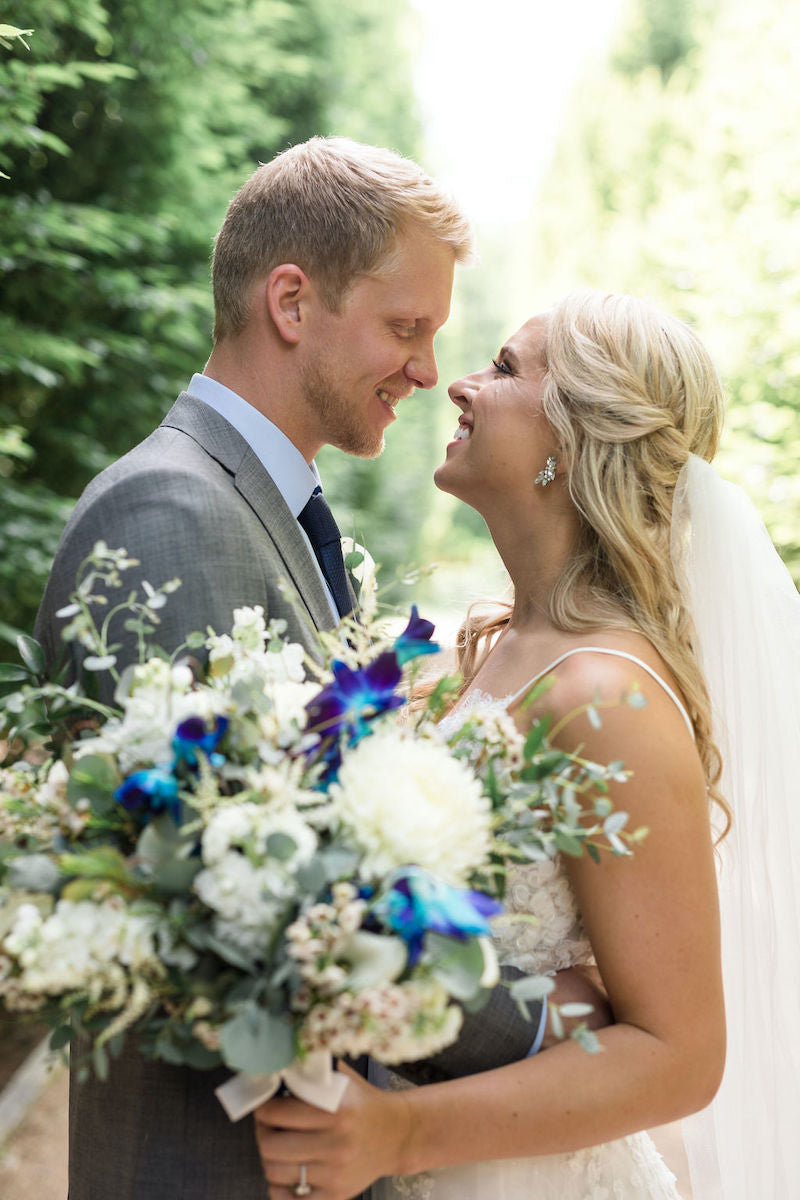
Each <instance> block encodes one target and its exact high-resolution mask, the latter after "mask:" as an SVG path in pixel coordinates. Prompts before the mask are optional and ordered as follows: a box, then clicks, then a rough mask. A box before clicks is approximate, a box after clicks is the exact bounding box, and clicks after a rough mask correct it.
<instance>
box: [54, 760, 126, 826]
mask: <svg viewBox="0 0 800 1200" xmlns="http://www.w3.org/2000/svg"><path fill="white" fill-rule="evenodd" d="M119 783H120V777H119V774H118V772H117V769H116V767H115V765H114V763H113V761H112V760H111V759H110V758H106V757H104V756H103V755H100V754H87V755H85V756H84V757H83V758H78V759H76V760H75V762H74V763H73V766H72V770H71V771H70V773H69V779H68V780H67V799H68V800H69V802H70V804H72V805H73V806H74V805H75V804H77V802H78V801H79V800H88V801H89V802H90V803H91V806H92V811H93V812H94V813H96V814H97V815H98V816H106V815H107V814H108V813H109V812H110V811H111V810H112V809H113V807H114V789H115V788H116V787H118V785H119Z"/></svg>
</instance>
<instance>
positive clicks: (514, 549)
mask: <svg viewBox="0 0 800 1200" xmlns="http://www.w3.org/2000/svg"><path fill="white" fill-rule="evenodd" d="M487 524H488V525H489V531H490V533H491V535H492V540H493V541H494V544H495V546H496V547H497V550H498V553H499V554H500V557H501V558H502V560H503V563H504V565H505V568H506V570H507V571H508V574H509V576H510V577H511V582H512V584H513V586H514V611H513V614H512V618H511V622H512V624H513V625H515V626H516V627H517V628H521V627H536V626H543V625H549V624H550V615H549V614H550V601H551V598H552V595H553V591H554V589H555V586H556V584H557V582H558V580H559V578H560V577H561V574H562V572H563V570H564V567H565V566H566V564H567V562H568V560H569V558H570V556H571V555H572V554H574V552H575V545H576V541H577V536H578V528H579V527H578V522H577V520H576V519H570V518H564V516H563V514H559V516H558V518H557V519H555V520H552V521H546V520H545V519H544V518H541V519H540V520H539V521H538V522H533V521H528V522H525V523H524V524H523V523H521V522H518V521H517V520H515V519H514V518H513V517H511V518H507V519H506V520H499V519H495V520H494V521H491V522H490V521H488V520H487ZM537 526H538V527H537Z"/></svg>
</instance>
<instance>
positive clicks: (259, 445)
mask: <svg viewBox="0 0 800 1200" xmlns="http://www.w3.org/2000/svg"><path fill="white" fill-rule="evenodd" d="M189 391H190V393H191V394H192V395H193V396H196V397H197V399H198V400H202V401H203V403H204V404H207V405H208V406H209V407H210V408H213V409H214V411H215V412H218V413H219V415H220V416H221V417H224V418H225V420H226V421H227V422H228V424H229V425H232V426H233V428H234V429H235V430H236V431H237V432H238V433H240V434H241V435H242V437H243V438H244V440H245V441H246V442H247V444H248V446H249V447H250V449H251V450H252V451H253V453H254V454H255V455H256V457H257V458H258V459H259V461H260V462H261V464H262V466H263V467H264V470H265V471H266V472H267V474H268V475H269V476H270V478H271V479H272V481H273V483H274V484H275V486H276V488H277V489H278V491H279V492H280V494H281V496H283V499H284V500H285V501H286V506H287V508H288V509H289V511H290V512H291V514H292V516H293V517H294V518H295V520H297V518H298V516H299V515H300V513H301V512H302V511H303V509H304V508H305V506H306V504H308V501H309V500H310V498H311V493H312V492H313V491H314V488H315V487H319V486H321V480H320V477H319V471H318V470H317V467H316V464H315V463H313V462H311V463H307V462H306V460H305V459H304V458H303V456H302V454H301V453H300V451H299V450H298V449H297V447H296V446H295V444H294V442H292V441H290V440H289V438H288V437H287V436H286V434H285V433H284V432H283V431H282V430H281V429H279V428H278V426H277V425H274V424H273V422H272V421H270V420H269V418H268V417H265V416H264V414H263V413H260V412H259V411H258V409H257V408H254V407H253V405H252V404H249V403H248V402H247V400H244V399H243V398H242V397H241V396H239V395H238V394H237V393H236V392H232V391H231V389H230V388H227V387H225V385H224V384H222V383H218V382H217V380H216V379H211V378H209V376H208V375H193V376H192V381H191V383H190V384H189ZM297 528H298V529H299V531H300V534H301V536H302V538H303V540H304V541H305V543H306V545H307V546H308V552H309V554H310V555H311V561H312V562H313V564H314V566H315V567H316V570H317V574H318V575H319V577H320V581H321V583H322V586H323V587H324V588H325V595H326V596H327V597H328V603H329V605H330V608H331V612H332V613H333V616H334V618H335V620H336V622H337V623H338V621H339V613H338V611H337V609H336V604H335V603H334V599H333V596H332V595H331V590H330V588H329V587H328V583H327V580H326V579H325V576H324V575H323V574H322V568H321V567H320V565H319V562H318V560H317V556H316V554H315V553H314V548H313V546H312V545H311V542H310V541H309V538H308V534H307V533H306V531H305V529H303V526H302V525H301V524H300V522H299V521H298V523H297Z"/></svg>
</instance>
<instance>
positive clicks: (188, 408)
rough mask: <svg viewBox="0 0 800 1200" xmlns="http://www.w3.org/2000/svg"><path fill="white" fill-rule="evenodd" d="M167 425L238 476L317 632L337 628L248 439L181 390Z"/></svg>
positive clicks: (300, 541)
mask: <svg viewBox="0 0 800 1200" xmlns="http://www.w3.org/2000/svg"><path fill="white" fill-rule="evenodd" d="M162 424H163V425H165V426H167V427H168V428H171V429H180V430H181V431H182V432H183V433H185V434H187V435H188V436H189V437H191V438H192V439H193V440H194V441H195V442H197V443H198V445H200V446H202V448H203V449H204V450H205V451H206V453H207V454H209V455H210V456H211V458H213V459H214V460H215V461H216V462H218V463H219V464H220V465H221V466H222V467H224V468H225V470H226V471H228V472H229V474H230V475H231V476H232V480H233V486H234V487H235V488H236V490H237V491H238V492H239V494H240V495H241V497H242V499H243V500H245V501H246V503H247V504H248V505H249V506H250V508H251V509H252V510H253V512H254V513H255V515H256V516H257V517H258V519H259V521H260V522H261V524H262V526H263V528H264V532H265V534H266V535H267V537H268V538H269V540H270V541H271V542H272V544H273V546H274V547H275V550H276V551H277V553H278V555H279V556H280V558H281V561H282V562H283V565H284V567H285V569H286V581H287V584H288V585H289V587H290V588H293V589H294V591H295V592H296V594H297V596H298V597H299V599H300V602H301V603H303V604H304V605H305V607H306V608H307V609H308V613H309V615H310V617H311V619H312V621H313V623H314V625H315V627H316V628H317V629H330V628H331V627H332V625H333V623H334V622H333V615H332V613H331V609H330V605H329V603H328V598H327V596H326V594H325V589H324V588H323V586H322V583H321V581H320V578H319V574H318V572H317V568H316V566H315V564H314V561H313V560H312V558H311V554H310V553H309V550H308V547H307V545H306V543H305V541H304V539H303V535H302V534H301V532H300V528H299V526H298V524H297V521H296V520H295V518H294V517H293V516H292V514H291V512H290V510H289V508H288V507H287V504H286V501H285V500H284V499H283V496H282V495H281V493H280V492H279V491H278V488H277V487H276V486H275V483H274V482H273V480H272V477H271V476H270V475H269V474H268V473H267V471H266V470H265V468H264V466H263V464H262V462H261V460H260V459H259V458H258V456H257V455H256V454H255V453H254V452H253V450H251V448H250V446H249V445H248V443H247V442H246V441H245V439H244V438H243V437H242V435H241V434H240V433H239V432H238V431H237V430H235V429H234V428H233V426H232V425H230V424H229V423H228V422H227V421H226V420H225V418H224V417H221V416H220V414H219V413H218V412H216V410H215V409H213V408H211V406H210V405H208V404H204V403H203V401H202V400H199V399H198V398H197V397H196V396H192V395H190V393H189V392H181V394H180V396H179V397H178V399H177V400H176V401H175V403H174V405H173V406H172V408H171V409H170V411H169V412H168V413H167V415H166V417H165V418H164V420H163V422H162Z"/></svg>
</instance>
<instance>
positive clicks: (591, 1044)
mask: <svg viewBox="0 0 800 1200" xmlns="http://www.w3.org/2000/svg"><path fill="white" fill-rule="evenodd" d="M570 1037H571V1038H573V1040H574V1041H576V1042H577V1043H578V1045H579V1046H580V1047H581V1049H583V1050H585V1051H586V1053H587V1054H600V1053H601V1052H602V1050H603V1047H602V1046H601V1044H600V1042H599V1041H598V1040H597V1034H596V1033H595V1032H594V1031H593V1030H591V1029H587V1028H586V1026H585V1025H579V1026H578V1028H577V1029H573V1030H572V1033H571V1034H570Z"/></svg>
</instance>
